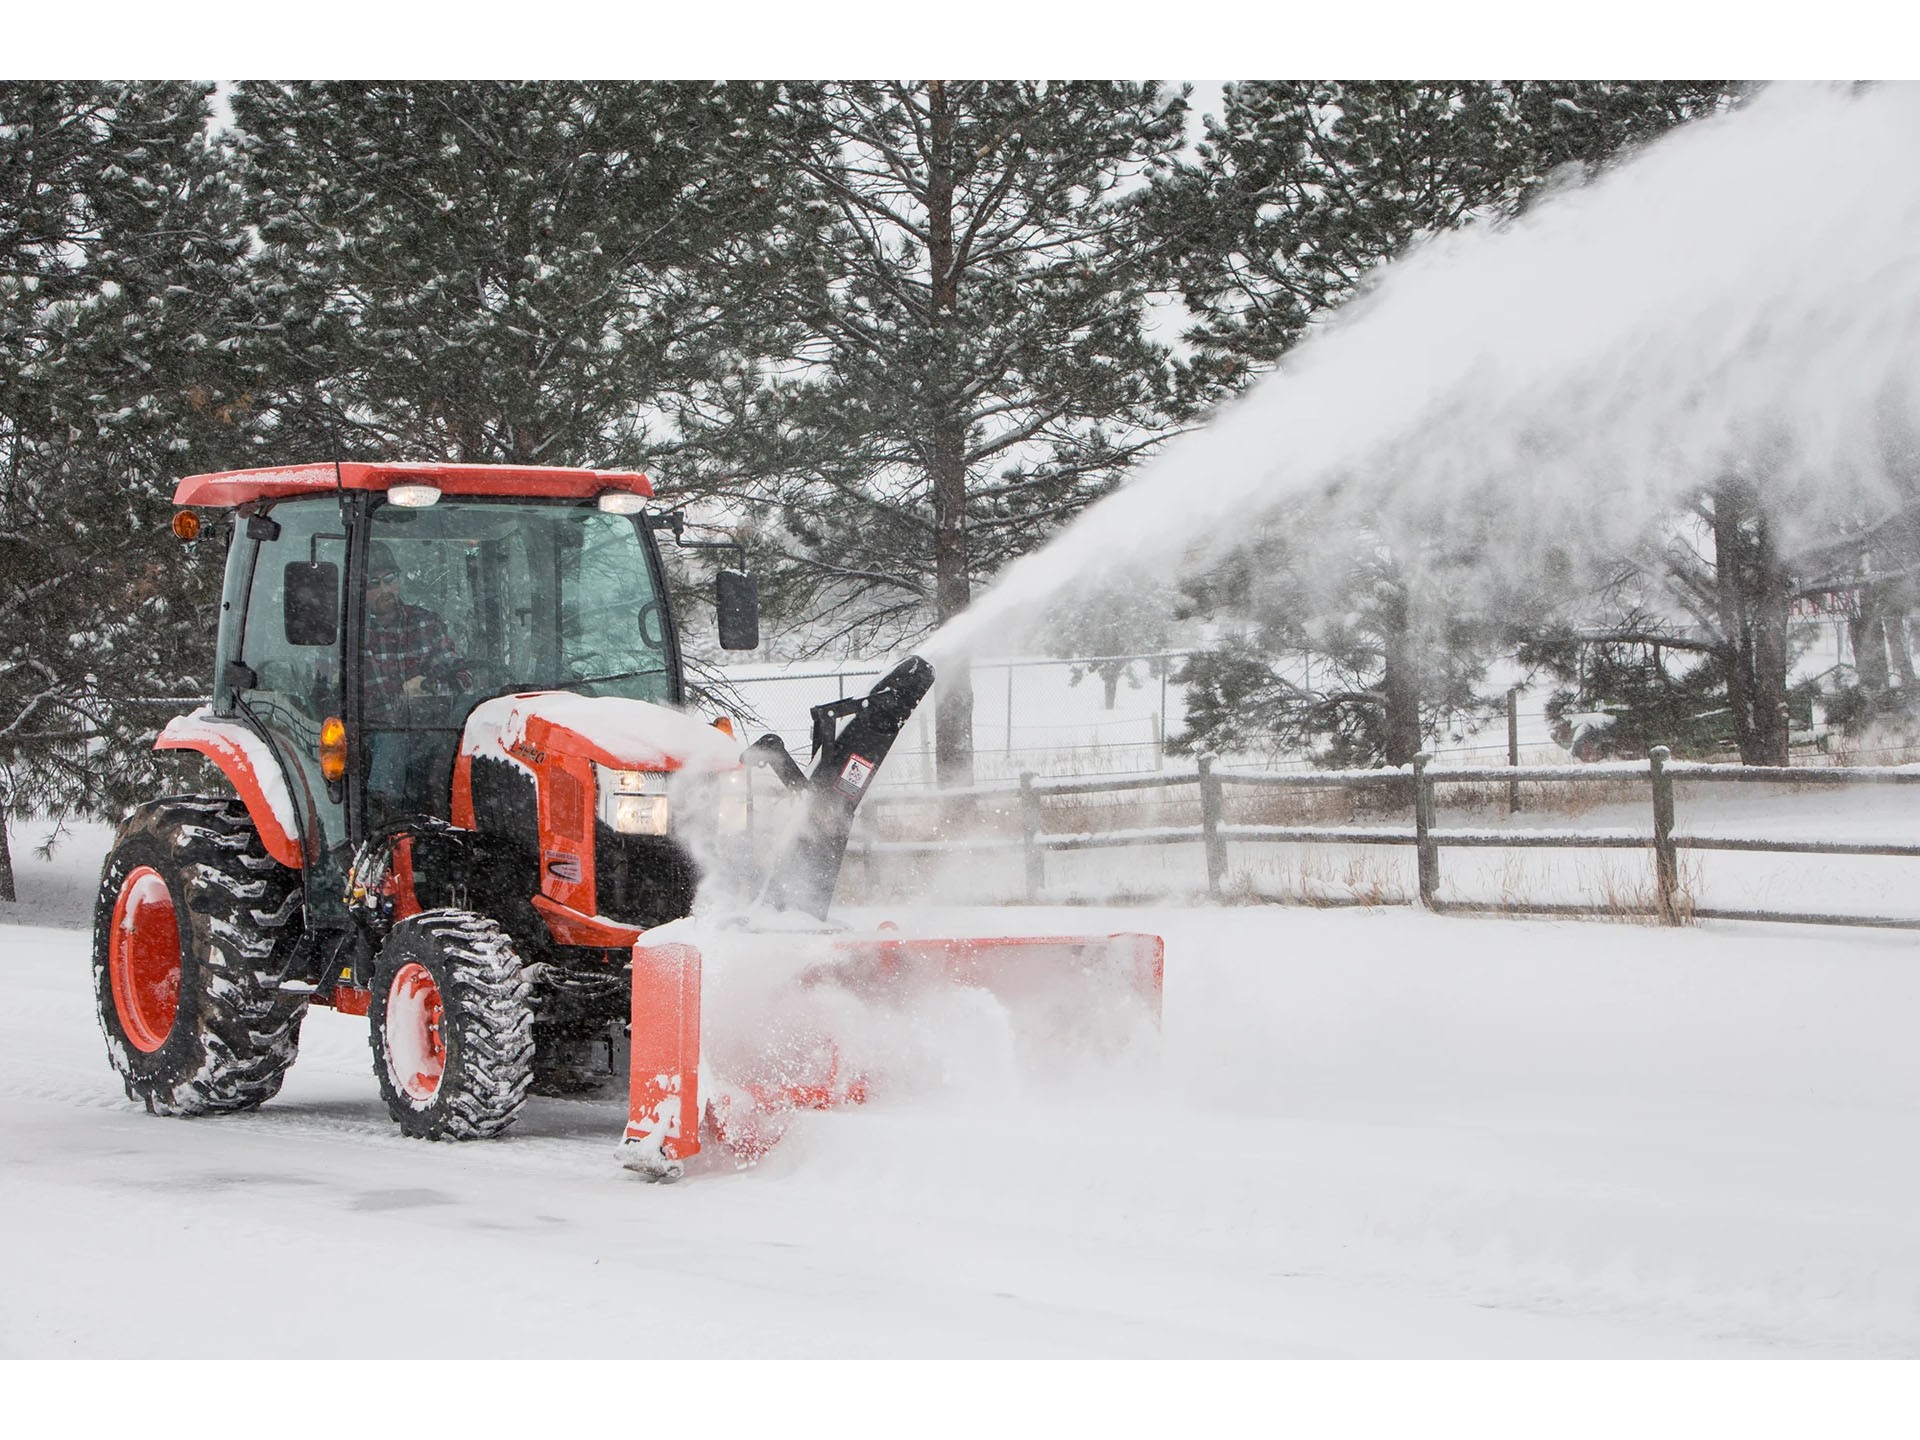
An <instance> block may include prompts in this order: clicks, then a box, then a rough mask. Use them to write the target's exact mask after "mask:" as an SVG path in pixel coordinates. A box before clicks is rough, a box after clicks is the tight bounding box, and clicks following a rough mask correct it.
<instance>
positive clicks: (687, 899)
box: [593, 822, 700, 926]
mask: <svg viewBox="0 0 1920 1440" xmlns="http://www.w3.org/2000/svg"><path fill="white" fill-rule="evenodd" d="M593 877H594V887H593V888H594V907H595V909H597V910H598V911H599V913H600V914H602V915H604V916H605V917H606V918H607V919H609V920H618V921H620V922H621V923H622V924H626V925H640V926H648V925H664V924H666V923H667V921H669V920H678V919H679V918H680V917H681V916H682V915H685V914H688V913H689V912H691V911H692V909H693V891H694V887H695V886H696V885H698V884H699V881H700V872H699V871H698V870H697V869H696V868H695V866H694V863H693V858H692V857H691V856H690V855H688V854H687V852H686V851H685V850H684V849H682V848H681V846H680V844H679V842H678V841H676V840H674V839H673V837H672V836H670V835H622V834H621V833H620V832H619V831H617V830H615V829H613V828H612V827H611V826H608V825H602V824H599V823H598V822H596V823H595V824H594V827H593Z"/></svg>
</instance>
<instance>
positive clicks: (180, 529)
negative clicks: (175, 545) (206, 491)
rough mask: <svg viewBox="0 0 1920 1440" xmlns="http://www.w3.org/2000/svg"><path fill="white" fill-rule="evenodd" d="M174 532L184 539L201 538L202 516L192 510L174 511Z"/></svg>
mask: <svg viewBox="0 0 1920 1440" xmlns="http://www.w3.org/2000/svg"><path fill="white" fill-rule="evenodd" d="M173 533H174V535H175V536H177V537H178V538H179V539H182V540H198V539H199V538H200V517H199V516H198V515H196V514H194V512H193V511H191V510H176V511H174V512H173Z"/></svg>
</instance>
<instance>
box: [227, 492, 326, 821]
mask: <svg viewBox="0 0 1920 1440" xmlns="http://www.w3.org/2000/svg"><path fill="white" fill-rule="evenodd" d="M270 513H271V515H272V516H273V519H274V520H275V522H277V523H278V524H279V526H280V534H279V536H278V537H277V538H275V539H272V540H263V541H261V542H260V544H259V549H258V553H257V555H256V558H255V560H254V565H253V586H252V589H251V592H250V593H249V595H248V598H247V618H246V630H245V631H244V633H243V634H242V636H241V642H240V659H241V661H242V662H243V663H244V664H245V665H247V666H248V668H250V669H251V670H252V671H253V674H254V682H253V684H252V686H250V687H249V688H247V689H245V690H240V691H237V692H236V693H237V695H238V697H239V699H240V700H241V702H242V703H243V704H245V706H246V708H247V710H248V712H249V713H250V714H251V715H252V716H253V717H254V719H256V720H258V721H259V722H260V724H261V725H262V726H263V727H264V728H265V729H266V731H267V733H268V734H269V735H270V736H272V738H273V741H274V747H275V749H276V750H278V751H279V753H280V756H281V760H282V763H283V764H284V765H285V766H286V769H287V774H288V778H289V780H290V781H292V788H293V790H294V803H295V804H296V805H297V806H299V807H300V809H301V811H302V819H303V822H304V823H305V824H307V825H312V826H315V827H316V828H317V833H318V834H319V836H320V838H321V841H322V845H321V849H322V851H323V852H325V851H327V850H330V849H331V848H332V847H333V846H335V845H337V844H339V843H340V842H342V841H344V840H345V839H346V815H345V808H344V806H342V805H340V804H337V803H335V802H334V801H333V800H331V799H329V798H328V795H327V786H326V781H325V779H324V777H323V776H322V775H321V773H320V760H319V752H320V725H321V722H322V721H323V720H325V719H326V718H327V717H328V716H329V715H339V714H340V713H341V705H340V694H341V691H340V678H341V677H340V656H341V653H342V652H341V648H340V643H339V640H338V639H337V638H336V640H335V642H334V643H333V644H331V645H295V644H294V643H293V642H292V640H291V639H289V638H288V635H287V625H286V573H287V566H288V565H289V564H294V563H301V564H305V563H309V562H311V561H315V560H318V561H322V562H326V563H330V564H332V565H333V566H334V574H335V577H336V585H337V586H338V585H343V584H344V581H345V576H346V573H347V556H346V540H345V538H344V535H343V532H344V530H345V527H344V526H343V525H342V523H341V519H340V506H339V504H338V502H337V501H335V500H334V499H333V498H332V497H327V498H316V499H311V500H287V501H283V502H281V503H280V504H278V505H276V506H274V507H273V509H272V511H271V512H270ZM338 596H339V591H338V589H336V604H338ZM339 613H340V612H338V611H336V614H339ZM342 620H344V616H342ZM334 628H335V633H336V637H337V636H338V633H339V632H340V631H341V630H343V629H344V628H345V627H344V624H343V623H336V625H335V627H334Z"/></svg>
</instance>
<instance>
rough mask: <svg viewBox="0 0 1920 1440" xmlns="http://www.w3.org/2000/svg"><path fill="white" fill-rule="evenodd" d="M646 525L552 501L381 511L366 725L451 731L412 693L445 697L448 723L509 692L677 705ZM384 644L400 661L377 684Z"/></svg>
mask: <svg viewBox="0 0 1920 1440" xmlns="http://www.w3.org/2000/svg"><path fill="white" fill-rule="evenodd" d="M645 523H646V519H645V517H644V516H642V515H614V514H608V513H607V512H605V511H602V510H600V509H598V508H597V507H596V506H594V505H593V504H591V503H586V504H579V503H567V502H561V501H554V502H545V503H540V502H534V503H529V502H525V501H511V502H502V501H486V500H472V499H461V500H455V499H445V500H442V501H440V502H439V503H438V504H435V505H432V506H429V507H427V508H426V509H421V510H409V509H405V508H403V507H401V506H398V505H392V504H388V505H382V506H380V507H379V508H378V509H377V510H375V511H374V513H373V524H372V532H371V533H372V539H371V543H370V545H369V547H368V563H367V622H366V643H367V675H366V700H367V707H368V711H367V718H368V722H369V725H370V726H372V727H386V726H393V727H395V728H415V727H417V726H419V725H421V723H422V722H423V721H424V722H425V723H426V724H428V725H432V724H434V723H435V720H436V719H437V720H438V723H440V724H446V723H448V721H454V723H458V720H457V719H456V717H454V716H452V715H446V716H443V717H433V718H428V717H427V716H425V715H422V714H420V713H419V712H420V710H421V708H422V707H421V706H420V705H419V704H418V703H417V702H418V701H419V700H420V699H421V698H423V697H422V695H421V692H422V691H423V690H424V691H426V692H427V694H428V695H429V696H433V695H438V696H443V697H447V698H452V697H454V696H457V697H458V698H459V702H460V703H458V704H457V706H456V707H453V708H457V709H458V711H459V718H464V715H465V712H466V711H467V710H469V709H471V708H472V706H473V704H475V703H476V702H478V701H479V700H481V699H484V698H486V697H488V696H491V695H500V694H505V693H507V692H509V691H513V690H571V691H574V692H576V693H578V694H582V695H619V696H625V697H627V698H629V699H635V700H651V701H655V702H657V703H662V704H665V703H670V702H672V701H673V700H675V699H676V698H677V696H676V694H675V690H676V687H675V684H674V667H673V659H672V650H671V647H670V644H669V637H668V634H667V620H666V615H665V613H664V610H663V607H662V604H661V596H660V593H659V589H658V586H657V584H656V577H655V574H654V567H653V563H652V557H651V553H650V552H651V546H650V545H649V544H648V539H647V535H646V532H645V530H644V529H642V526H644V525H645ZM383 647H384V648H387V649H391V650H394V651H396V652H404V653H406V654H407V655H408V656H410V657H412V659H410V661H409V663H408V664H407V665H405V666H398V667H393V668H394V669H395V673H394V674H392V675H387V674H386V673H385V669H384V668H383V666H382V664H381V653H382V649H383ZM401 669H405V670H407V671H408V672H409V673H407V674H405V675H402V674H400V673H399V670H401ZM422 673H424V675H425V680H426V683H425V684H424V685H423V684H421V683H419V681H418V680H417V679H416V676H418V675H421V674H422ZM389 680H391V681H393V682H395V683H393V684H391V685H389V684H387V683H386V682H387V681H389ZM387 691H392V692H393V693H391V694H388V693H385V692H387Z"/></svg>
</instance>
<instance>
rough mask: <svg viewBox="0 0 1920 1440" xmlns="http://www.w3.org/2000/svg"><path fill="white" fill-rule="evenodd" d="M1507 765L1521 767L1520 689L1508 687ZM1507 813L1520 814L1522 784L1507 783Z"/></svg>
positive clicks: (1515, 767)
mask: <svg viewBox="0 0 1920 1440" xmlns="http://www.w3.org/2000/svg"><path fill="white" fill-rule="evenodd" d="M1507 765H1508V766H1509V767H1510V768H1513V769H1517V768H1519V765H1520V687H1519V686H1518V685H1510V686H1508V687H1507ZM1507 813H1508V814H1509V815H1517V814H1519V813H1520V782H1519V781H1518V780H1509V781H1507Z"/></svg>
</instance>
